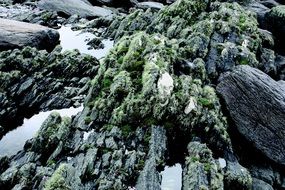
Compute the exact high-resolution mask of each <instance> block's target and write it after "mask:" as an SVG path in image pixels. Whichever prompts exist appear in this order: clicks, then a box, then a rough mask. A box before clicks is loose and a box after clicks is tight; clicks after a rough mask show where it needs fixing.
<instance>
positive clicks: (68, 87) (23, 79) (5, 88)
mask: <svg viewBox="0 0 285 190" xmlns="http://www.w3.org/2000/svg"><path fill="white" fill-rule="evenodd" d="M60 52H61V48H60V47H57V48H56V49H55V50H54V51H52V52H51V53H47V52H46V51H38V50H36V49H35V48H30V47H25V48H24V49H22V50H19V49H15V50H9V51H3V52H0V61H1V62H0V71H1V72H0V81H1V84H0V87H1V92H0V108H1V112H0V125H2V127H3V128H4V131H8V130H11V129H13V127H15V125H17V124H19V123H21V122H22V119H21V118H23V117H24V116H26V117H27V116H29V115H30V114H33V113H34V112H37V111H40V110H47V109H57V108H67V107H71V106H79V105H80V101H82V100H83V98H84V95H86V94H87V92H88V83H89V81H90V80H91V78H93V77H94V75H96V73H97V69H98V65H99V63H98V61H97V60H96V59H95V58H93V57H91V56H89V55H80V53H79V52H78V51H69V52H65V53H60ZM2 134H3V131H2Z"/></svg>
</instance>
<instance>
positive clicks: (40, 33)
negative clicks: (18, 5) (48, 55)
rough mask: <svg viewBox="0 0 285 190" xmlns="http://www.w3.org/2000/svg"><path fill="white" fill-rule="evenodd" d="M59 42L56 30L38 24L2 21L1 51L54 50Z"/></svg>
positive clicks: (0, 22)
mask: <svg viewBox="0 0 285 190" xmlns="http://www.w3.org/2000/svg"><path fill="white" fill-rule="evenodd" d="M58 42H59V34H58V32H57V31H56V30H53V29H49V28H47V27H43V26H40V25H36V24H29V23H25V22H18V21H13V20H8V19H0V50H7V49H14V48H23V47H25V46H32V47H36V48H38V49H47V50H52V49H53V48H54V47H55V45H56V44H58Z"/></svg>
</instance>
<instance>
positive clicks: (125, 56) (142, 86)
mask: <svg viewBox="0 0 285 190" xmlns="http://www.w3.org/2000/svg"><path fill="white" fill-rule="evenodd" d="M178 50H179V47H178V45H177V40H175V39H174V40H169V39H168V38H166V37H164V36H162V35H159V34H152V35H149V34H146V33H145V32H139V33H136V34H134V35H132V36H130V37H123V38H122V39H121V40H119V41H118V43H117V44H116V45H115V47H114V48H113V49H112V50H111V52H110V54H109V55H108V56H107V57H106V59H105V60H104V62H103V63H101V65H100V69H99V71H98V75H97V76H96V77H95V78H94V80H93V81H92V87H91V88H92V89H91V90H90V93H89V95H88V99H87V100H86V102H87V103H86V105H88V106H89V107H90V109H91V112H90V120H91V121H94V123H97V124H112V125H116V126H124V125H125V124H128V125H132V126H150V125H151V124H154V125H162V126H163V125H164V124H166V123H167V122H168V121H171V122H172V123H175V125H176V126H175V127H179V128H180V129H182V130H183V131H188V132H190V131H191V130H197V131H204V132H205V133H209V134H216V135H217V136H215V137H213V138H208V139H211V140H210V141H213V142H214V141H217V142H218V141H219V142H220V144H219V146H229V144H230V142H229V139H228V135H227V132H226V128H227V123H226V121H225V118H224V117H223V115H222V113H221V109H220V104H219V101H218V98H217V96H216V94H215V90H214V88H212V87H210V86H209V85H207V84H206V82H207V80H206V73H205V68H204V64H203V61H202V60H201V59H195V60H194V61H193V63H189V64H191V69H190V70H191V71H190V73H189V74H181V73H180V74H177V73H178V71H177V70H175V69H176V68H175V67H174V64H175V63H176V62H177V61H180V60H179V58H178ZM119 60H120V61H119ZM196 77H197V78H196ZM150 118H152V119H151V120H150ZM150 121H151V122H150ZM219 148H222V147H219Z"/></svg>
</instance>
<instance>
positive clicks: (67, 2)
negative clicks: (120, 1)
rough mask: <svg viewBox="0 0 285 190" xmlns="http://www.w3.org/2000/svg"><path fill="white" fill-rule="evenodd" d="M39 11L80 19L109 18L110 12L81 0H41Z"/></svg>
mask: <svg viewBox="0 0 285 190" xmlns="http://www.w3.org/2000/svg"><path fill="white" fill-rule="evenodd" d="M38 7H39V8H40V9H44V10H48V11H56V12H61V13H64V14H66V15H68V16H71V15H75V14H76V15H79V16H80V17H83V18H84V17H100V16H104V17H106V16H111V14H112V12H111V11H110V10H107V9H104V8H101V7H95V6H92V5H90V4H88V3H86V1H82V0H62V1H56V0H41V1H39V3H38Z"/></svg>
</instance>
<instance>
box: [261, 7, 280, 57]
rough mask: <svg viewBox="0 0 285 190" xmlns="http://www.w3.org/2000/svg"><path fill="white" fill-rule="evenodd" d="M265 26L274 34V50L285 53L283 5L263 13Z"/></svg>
mask: <svg viewBox="0 0 285 190" xmlns="http://www.w3.org/2000/svg"><path fill="white" fill-rule="evenodd" d="M265 21H266V27H267V29H268V30H270V31H271V32H272V33H273V34H274V36H275V42H276V47H275V48H276V51H277V52H280V53H282V54H285V45H284V44H285V37H284V33H285V5H280V6H276V7H273V8H272V9H271V10H270V11H269V12H267V13H266V15H265Z"/></svg>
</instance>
